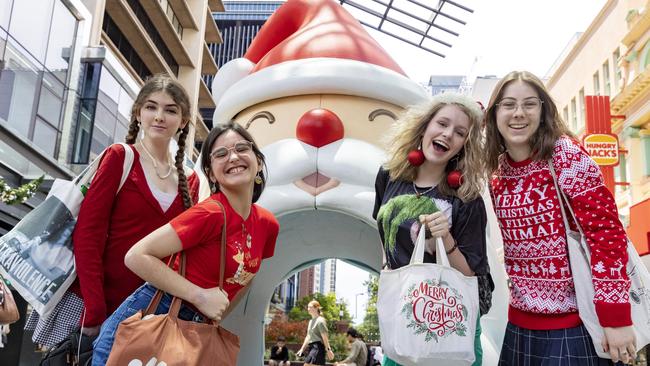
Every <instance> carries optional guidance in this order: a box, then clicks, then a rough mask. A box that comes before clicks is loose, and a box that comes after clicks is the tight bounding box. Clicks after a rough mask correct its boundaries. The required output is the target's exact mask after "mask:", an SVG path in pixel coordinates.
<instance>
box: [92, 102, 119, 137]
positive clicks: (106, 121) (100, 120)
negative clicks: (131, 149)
mask: <svg viewBox="0 0 650 366" xmlns="http://www.w3.org/2000/svg"><path fill="white" fill-rule="evenodd" d="M97 129H101V130H102V131H104V133H105V134H106V135H107V136H113V132H114V131H115V115H114V114H113V113H112V112H111V110H110V109H108V108H107V107H106V106H105V105H104V104H102V103H101V101H99V103H97V110H96V111H95V131H97Z"/></svg>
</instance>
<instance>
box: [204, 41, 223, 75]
mask: <svg viewBox="0 0 650 366" xmlns="http://www.w3.org/2000/svg"><path fill="white" fill-rule="evenodd" d="M202 59H203V60H202V61H201V75H215V74H216V73H217V71H218V70H219V68H218V67H217V63H216V62H214V58H212V54H211V53H210V49H209V48H208V45H207V43H205V42H203V56H202Z"/></svg>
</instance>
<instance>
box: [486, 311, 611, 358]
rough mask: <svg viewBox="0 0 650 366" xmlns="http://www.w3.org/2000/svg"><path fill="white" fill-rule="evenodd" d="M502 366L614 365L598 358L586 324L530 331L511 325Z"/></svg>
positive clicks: (504, 347) (503, 348)
mask: <svg viewBox="0 0 650 366" xmlns="http://www.w3.org/2000/svg"><path fill="white" fill-rule="evenodd" d="M617 364H619V363H617ZM499 365H500V366H537V365H539V366H610V365H613V363H612V361H611V360H608V359H604V358H600V357H598V355H597V354H596V350H595V348H594V343H593V342H592V340H591V337H590V336H589V333H588V332H587V329H586V328H585V327H584V325H580V326H578V327H575V328H566V329H556V330H530V329H524V328H520V327H518V326H516V325H514V324H512V323H510V322H508V326H507V327H506V335H505V338H504V339H503V347H502V348H501V356H500V358H499Z"/></svg>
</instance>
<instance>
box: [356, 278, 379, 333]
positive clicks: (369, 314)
mask: <svg viewBox="0 0 650 366" xmlns="http://www.w3.org/2000/svg"><path fill="white" fill-rule="evenodd" d="M364 285H366V287H367V288H368V304H367V306H366V316H365V317H364V318H363V323H361V325H360V326H359V328H358V330H359V332H361V334H363V335H364V337H365V340H366V342H378V341H379V317H378V316H377V291H378V290H379V277H377V276H375V275H372V274H371V275H370V276H369V277H368V280H367V281H366V282H364Z"/></svg>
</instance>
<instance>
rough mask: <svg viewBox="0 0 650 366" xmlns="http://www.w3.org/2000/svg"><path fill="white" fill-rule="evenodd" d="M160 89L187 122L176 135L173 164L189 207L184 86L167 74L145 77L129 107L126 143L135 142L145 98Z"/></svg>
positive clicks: (187, 110)
mask: <svg viewBox="0 0 650 366" xmlns="http://www.w3.org/2000/svg"><path fill="white" fill-rule="evenodd" d="M160 91H162V92H165V93H167V94H168V95H169V96H170V97H171V98H172V99H173V100H174V103H176V104H177V105H178V106H179V107H180V109H181V118H182V119H183V122H188V123H186V124H185V127H184V128H182V129H181V130H180V135H179V136H178V151H177V152H176V156H175V157H174V163H175V164H174V166H175V167H176V171H177V173H178V190H179V191H180V192H181V197H182V198H183V206H185V208H190V207H192V197H191V196H190V192H189V188H188V186H187V177H186V176H185V170H184V165H183V161H184V160H185V139H186V138H187V134H188V133H189V131H190V124H189V120H190V98H189V96H188V95H187V92H186V91H185V88H183V86H182V85H181V84H180V83H179V82H178V81H176V80H174V79H173V78H171V77H170V76H169V75H167V74H156V75H154V76H152V77H150V78H149V79H147V81H146V82H145V83H144V85H143V86H142V89H140V93H138V96H137V97H136V98H135V101H134V102H133V106H132V107H131V123H130V124H129V132H128V133H127V135H126V143H127V144H135V141H136V138H137V137H138V132H140V123H139V122H138V120H137V116H138V113H139V111H140V109H141V108H142V106H143V105H144V103H145V102H146V101H147V98H149V96H150V95H151V94H153V93H156V92H160Z"/></svg>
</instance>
